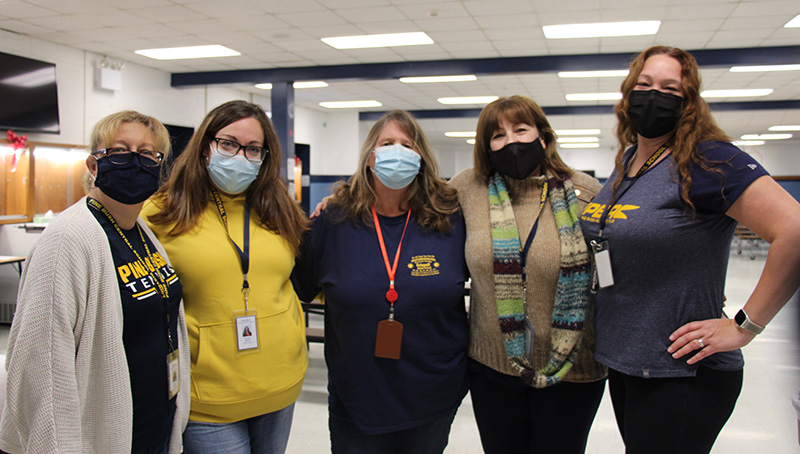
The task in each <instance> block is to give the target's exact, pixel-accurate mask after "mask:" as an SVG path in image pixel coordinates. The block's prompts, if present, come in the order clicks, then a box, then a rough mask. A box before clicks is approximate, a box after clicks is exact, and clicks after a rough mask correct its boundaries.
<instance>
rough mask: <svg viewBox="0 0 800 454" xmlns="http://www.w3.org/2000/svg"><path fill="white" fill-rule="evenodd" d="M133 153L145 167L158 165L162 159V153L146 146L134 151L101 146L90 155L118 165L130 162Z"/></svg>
mask: <svg viewBox="0 0 800 454" xmlns="http://www.w3.org/2000/svg"><path fill="white" fill-rule="evenodd" d="M134 155H136V156H138V157H139V162H140V163H141V164H142V165H143V166H145V167H158V166H159V165H161V161H163V160H164V153H162V152H160V151H153V150H148V149H146V148H145V149H139V150H136V151H131V150H128V149H127V148H102V149H100V150H97V151H93V152H92V156H94V157H95V158H97V159H100V158H101V157H105V158H108V160H109V162H111V163H112V164H116V165H120V166H122V165H125V164H128V163H129V162H131V160H132V159H133V156H134Z"/></svg>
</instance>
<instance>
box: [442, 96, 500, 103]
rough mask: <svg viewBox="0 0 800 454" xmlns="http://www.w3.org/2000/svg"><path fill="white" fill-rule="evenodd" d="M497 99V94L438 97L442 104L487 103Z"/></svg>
mask: <svg viewBox="0 0 800 454" xmlns="http://www.w3.org/2000/svg"><path fill="white" fill-rule="evenodd" d="M496 99H497V96H461V97H455V98H439V99H437V101H439V102H440V103H442V104H448V105H450V104H489V103H490V102H492V101H494V100H496Z"/></svg>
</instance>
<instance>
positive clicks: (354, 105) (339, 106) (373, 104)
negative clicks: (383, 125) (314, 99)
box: [319, 99, 383, 109]
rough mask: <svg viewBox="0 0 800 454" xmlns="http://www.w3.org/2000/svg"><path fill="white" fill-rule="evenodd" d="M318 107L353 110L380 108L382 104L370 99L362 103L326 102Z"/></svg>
mask: <svg viewBox="0 0 800 454" xmlns="http://www.w3.org/2000/svg"><path fill="white" fill-rule="evenodd" d="M319 105H320V106H322V107H325V108H328V109H354V108H359V107H380V106H382V105H383V104H381V103H379V102H378V101H375V100H373V99H370V100H363V101H327V102H321V103H319Z"/></svg>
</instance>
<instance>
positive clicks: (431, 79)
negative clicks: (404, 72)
mask: <svg viewBox="0 0 800 454" xmlns="http://www.w3.org/2000/svg"><path fill="white" fill-rule="evenodd" d="M398 80H399V81H400V82H403V83H404V84H430V83H437V82H471V81H473V80H478V78H477V77H475V76H474V75H472V74H463V75H459V76H425V77H401V78H400V79H398Z"/></svg>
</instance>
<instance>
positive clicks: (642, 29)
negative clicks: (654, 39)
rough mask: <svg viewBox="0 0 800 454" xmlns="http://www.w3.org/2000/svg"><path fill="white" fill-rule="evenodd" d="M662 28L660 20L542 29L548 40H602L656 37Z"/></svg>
mask: <svg viewBox="0 0 800 454" xmlns="http://www.w3.org/2000/svg"><path fill="white" fill-rule="evenodd" d="M660 26H661V21H660V20H649V21H632V22H600V23H594V24H564V25H545V26H543V27H542V31H543V32H544V37H545V38H547V39H567V38H602V37H607V36H639V35H655V34H656V32H658V28H659V27H660Z"/></svg>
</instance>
